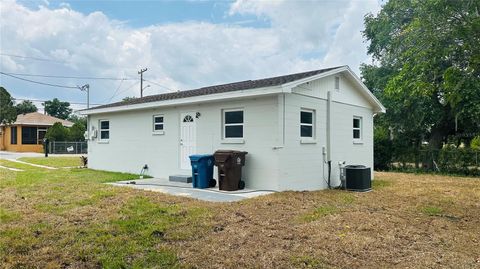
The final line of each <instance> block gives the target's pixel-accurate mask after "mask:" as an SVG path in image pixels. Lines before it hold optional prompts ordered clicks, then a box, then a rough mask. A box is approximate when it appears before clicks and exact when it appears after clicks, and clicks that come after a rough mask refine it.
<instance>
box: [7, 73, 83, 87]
mask: <svg viewBox="0 0 480 269" xmlns="http://www.w3.org/2000/svg"><path fill="white" fill-rule="evenodd" d="M0 74H2V75H5V76H9V77H12V78H16V79H19V80H23V81H28V82H31V83H36V84H40V85H45V86H50V87H57V88H67V89H78V87H76V86H66V85H59V84H51V83H45V82H40V81H35V80H30V79H26V78H21V77H17V76H14V75H10V74H7V73H4V72H0Z"/></svg>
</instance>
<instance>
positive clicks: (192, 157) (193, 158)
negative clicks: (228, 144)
mask: <svg viewBox="0 0 480 269" xmlns="http://www.w3.org/2000/svg"><path fill="white" fill-rule="evenodd" d="M189 157H190V161H199V160H201V159H203V158H212V157H213V155H212V154H194V155H190V156H189Z"/></svg>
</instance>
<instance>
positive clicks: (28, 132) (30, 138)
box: [22, 127, 37, 145]
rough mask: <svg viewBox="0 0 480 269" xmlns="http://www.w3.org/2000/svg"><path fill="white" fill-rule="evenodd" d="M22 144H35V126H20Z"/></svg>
mask: <svg viewBox="0 0 480 269" xmlns="http://www.w3.org/2000/svg"><path fill="white" fill-rule="evenodd" d="M22 144H23V145H35V144H37V127H22Z"/></svg>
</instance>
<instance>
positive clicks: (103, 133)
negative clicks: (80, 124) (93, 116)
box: [100, 120, 110, 140]
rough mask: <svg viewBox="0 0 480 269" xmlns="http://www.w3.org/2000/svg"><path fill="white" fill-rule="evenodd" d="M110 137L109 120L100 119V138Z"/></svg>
mask: <svg viewBox="0 0 480 269" xmlns="http://www.w3.org/2000/svg"><path fill="white" fill-rule="evenodd" d="M108 139H110V121H108V120H100V140H108Z"/></svg>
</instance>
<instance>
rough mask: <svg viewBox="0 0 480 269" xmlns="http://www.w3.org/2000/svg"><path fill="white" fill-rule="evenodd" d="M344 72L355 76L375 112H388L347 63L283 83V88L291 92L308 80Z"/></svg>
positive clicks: (352, 76) (354, 78)
mask: <svg viewBox="0 0 480 269" xmlns="http://www.w3.org/2000/svg"><path fill="white" fill-rule="evenodd" d="M342 72H345V73H347V74H348V75H350V77H351V78H353V80H354V81H355V82H356V83H357V84H358V85H359V86H360V88H361V89H362V93H363V94H364V95H365V96H366V97H367V98H368V100H369V101H370V103H371V104H372V105H373V108H374V112H375V113H385V112H386V109H385V107H384V106H383V105H382V103H380V101H379V100H378V99H377V98H376V97H375V95H373V94H372V93H371V92H370V90H369V89H368V88H367V86H365V84H363V82H362V80H361V79H360V78H359V77H358V76H357V75H356V74H355V73H354V72H353V71H352V70H351V69H350V67H348V66H346V65H345V66H341V67H339V68H335V69H333V70H330V71H327V72H324V73H320V74H318V75H315V76H311V77H307V78H303V79H299V80H295V81H292V82H289V83H285V84H283V85H282V88H284V89H285V90H286V91H288V90H289V91H290V92H291V91H292V89H293V88H295V87H296V86H298V85H301V84H303V83H307V82H310V81H314V80H317V79H320V78H324V77H328V76H331V75H334V74H337V73H342Z"/></svg>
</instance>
